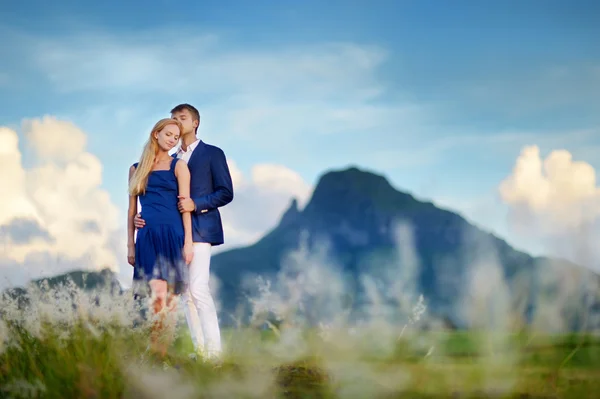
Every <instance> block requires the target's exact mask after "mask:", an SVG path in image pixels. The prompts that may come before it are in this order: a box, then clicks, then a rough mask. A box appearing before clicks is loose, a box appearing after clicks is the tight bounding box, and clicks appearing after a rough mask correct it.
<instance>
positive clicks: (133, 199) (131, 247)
mask: <svg viewBox="0 0 600 399" xmlns="http://www.w3.org/2000/svg"><path fill="white" fill-rule="evenodd" d="M134 172H135V166H133V165H132V166H131V167H130V168H129V180H131V176H133V173H134ZM136 214H137V195H130V196H129V209H128V210H127V262H128V263H129V264H130V265H131V266H134V265H135V239H134V238H133V237H134V234H135V226H134V225H133V218H134V217H135V215H136Z"/></svg>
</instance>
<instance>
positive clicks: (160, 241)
mask: <svg viewBox="0 0 600 399" xmlns="http://www.w3.org/2000/svg"><path fill="white" fill-rule="evenodd" d="M176 163H177V158H173V160H172V161H171V166H170V168H169V170H155V171H152V172H150V175H149V176H148V184H147V186H146V193H145V194H143V195H140V196H139V197H138V198H139V200H140V204H141V205H142V212H141V217H142V219H144V221H145V222H146V224H145V225H144V227H142V228H141V229H138V231H137V239H136V242H135V267H134V271H133V279H134V281H135V280H138V281H140V280H143V281H150V280H153V279H160V280H166V281H167V283H168V285H169V290H170V291H171V292H174V293H175V294H180V293H181V292H183V289H184V288H185V283H186V281H187V265H186V264H185V260H184V258H183V244H184V241H185V233H184V229H183V219H182V217H181V213H179V209H178V208H177V203H178V199H177V195H178V192H179V190H178V185H177V178H176V177H175V164H176ZM137 165H138V163H135V164H134V166H135V167H136V168H137Z"/></svg>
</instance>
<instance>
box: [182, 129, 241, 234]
mask: <svg viewBox="0 0 600 399" xmlns="http://www.w3.org/2000/svg"><path fill="white" fill-rule="evenodd" d="M176 156H177V155H176V154H173V157H176ZM188 168H189V169H190V178H191V181H190V197H191V198H192V200H193V201H194V203H195V204H196V211H195V212H192V238H193V240H194V242H207V243H210V244H212V245H221V244H223V243H224V242H225V240H224V236H223V224H222V222H221V213H220V212H219V208H220V207H222V206H225V205H227V204H228V203H230V202H231V201H232V200H233V183H232V181H231V174H230V173H229V167H228V166H227V159H226V158H225V153H224V152H223V150H221V149H220V148H219V147H216V146H213V145H210V144H206V143H204V142H203V141H202V140H200V142H199V143H198V145H197V146H196V148H194V152H192V155H191V157H190V159H189V161H188Z"/></svg>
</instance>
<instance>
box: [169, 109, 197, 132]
mask: <svg viewBox="0 0 600 399" xmlns="http://www.w3.org/2000/svg"><path fill="white" fill-rule="evenodd" d="M186 109H187V110H188V111H189V112H190V114H192V120H194V119H195V120H197V121H198V126H200V112H198V110H197V109H196V107H194V106H193V105H190V104H179V105H177V106H176V107H174V108H173V109H172V110H171V114H174V113H175V112H181V111H183V110H186ZM196 130H198V128H196Z"/></svg>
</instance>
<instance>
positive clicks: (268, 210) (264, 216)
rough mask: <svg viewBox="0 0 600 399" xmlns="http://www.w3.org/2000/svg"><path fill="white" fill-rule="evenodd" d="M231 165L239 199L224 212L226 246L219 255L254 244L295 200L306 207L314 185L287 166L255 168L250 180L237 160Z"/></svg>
mask: <svg viewBox="0 0 600 399" xmlns="http://www.w3.org/2000/svg"><path fill="white" fill-rule="evenodd" d="M228 163H229V168H230V172H231V177H232V180H233V184H234V194H235V197H234V200H233V201H232V202H231V203H230V204H229V205H227V206H225V207H224V208H222V209H221V213H222V219H223V228H224V234H225V244H224V245H222V246H220V247H217V251H218V252H221V251H223V250H226V249H229V248H231V247H237V246H241V245H249V244H252V243H254V242H255V241H256V240H257V239H259V238H261V237H262V236H263V235H264V234H265V232H266V231H267V230H268V229H271V228H273V227H275V226H276V225H277V223H278V221H279V219H280V218H281V216H282V215H283V213H284V211H285V210H286V209H287V208H288V207H289V206H290V203H291V200H292V198H295V199H297V200H298V206H299V208H302V207H304V205H306V202H307V201H308V199H309V196H310V194H311V193H312V187H311V185H310V184H308V183H307V182H306V181H304V179H302V177H301V176H300V175H299V174H298V173H296V172H294V171H293V170H291V169H289V168H287V167H285V166H283V165H274V164H257V165H254V166H253V167H252V170H251V173H250V176H249V178H248V177H246V176H244V175H243V173H242V172H241V171H240V170H239V168H238V167H237V165H236V163H235V162H234V161H229V162H228ZM217 251H215V252H217Z"/></svg>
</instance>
